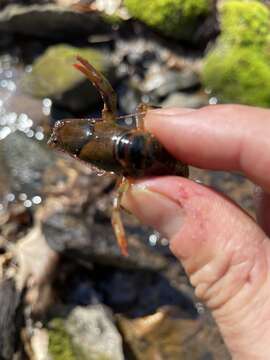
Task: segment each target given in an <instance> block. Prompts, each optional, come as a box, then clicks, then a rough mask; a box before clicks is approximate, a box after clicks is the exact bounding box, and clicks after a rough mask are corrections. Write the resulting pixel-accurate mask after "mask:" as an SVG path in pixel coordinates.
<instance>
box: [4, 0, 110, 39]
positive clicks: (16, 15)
mask: <svg viewBox="0 0 270 360" xmlns="http://www.w3.org/2000/svg"><path fill="white" fill-rule="evenodd" d="M110 29H111V26H109V25H108V24H106V23H105V22H104V21H103V20H102V18H101V17H100V15H99V14H98V13H97V12H93V11H92V12H88V13H79V12H76V11H73V10H71V9H70V8H64V7H61V6H58V5H54V4H45V5H31V6H23V5H9V6H7V7H6V8H5V9H4V10H2V12H1V13H0V31H1V32H2V33H3V32H6V33H19V34H25V35H34V36H38V37H46V38H52V39H57V40H61V39H66V38H68V37H70V38H74V37H77V38H79V37H81V36H87V35H90V34H100V33H104V32H109V31H110Z"/></svg>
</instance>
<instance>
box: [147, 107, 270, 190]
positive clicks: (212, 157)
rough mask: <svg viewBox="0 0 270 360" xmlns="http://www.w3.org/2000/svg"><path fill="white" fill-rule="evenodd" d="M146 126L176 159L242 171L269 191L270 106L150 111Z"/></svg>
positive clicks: (204, 166)
mask: <svg viewBox="0 0 270 360" xmlns="http://www.w3.org/2000/svg"><path fill="white" fill-rule="evenodd" d="M145 126H146V128H147V129H148V130H149V131H151V132H152V133H153V134H154V135H155V136H156V137H157V138H158V139H159V140H160V141H161V142H162V143H163V145H164V146H165V147H166V148H167V149H168V151H170V152H171V153H172V154H173V155H174V156H175V157H176V158H177V159H179V160H182V161H184V162H186V163H188V164H190V165H193V166H197V167H200V168H204V169H212V170H228V171H241V172H243V173H245V174H246V176H247V177H248V178H250V179H251V180H252V181H253V182H255V183H256V184H258V185H260V186H262V187H263V188H264V189H265V190H267V191H270V110H267V109H262V108H255V107H250V106H241V105H216V106H213V105H211V106H207V107H204V108H201V109H199V110H196V111H191V112H186V113H184V114H183V113H181V110H180V109H179V112H178V110H177V109H174V110H173V111H172V110H168V109H161V110H160V109H159V110H158V111H155V110H152V111H149V112H148V114H147V116H146V118H145Z"/></svg>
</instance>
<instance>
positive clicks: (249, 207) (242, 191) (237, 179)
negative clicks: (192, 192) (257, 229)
mask: <svg viewBox="0 0 270 360" xmlns="http://www.w3.org/2000/svg"><path fill="white" fill-rule="evenodd" d="M190 170H191V174H190V175H191V178H192V179H193V180H195V181H198V182H201V183H203V184H205V185H207V186H211V187H213V188H214V189H216V190H217V191H219V192H221V193H223V194H225V195H226V196H228V197H229V198H231V199H232V200H233V201H235V202H236V203H237V204H238V205H239V206H241V207H243V208H244V209H245V210H246V211H247V212H249V214H250V215H251V216H253V217H255V209H254V203H253V191H254V185H253V184H252V182H251V181H250V180H248V179H247V178H246V177H245V176H243V175H241V174H234V173H229V172H223V171H205V170H200V169H196V168H190Z"/></svg>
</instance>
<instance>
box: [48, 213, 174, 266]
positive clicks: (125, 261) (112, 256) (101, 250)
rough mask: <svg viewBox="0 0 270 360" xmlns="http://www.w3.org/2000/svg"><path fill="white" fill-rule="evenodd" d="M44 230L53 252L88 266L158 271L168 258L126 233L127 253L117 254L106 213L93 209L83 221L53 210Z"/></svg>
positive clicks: (72, 215)
mask: <svg viewBox="0 0 270 360" xmlns="http://www.w3.org/2000/svg"><path fill="white" fill-rule="evenodd" d="M43 232H44V234H45V236H46V239H47V242H48V244H49V245H50V246H51V247H52V249H54V250H55V251H57V252H59V253H62V254H65V255H66V256H69V257H71V258H72V259H73V261H74V260H76V261H77V262H79V263H81V264H84V265H85V266H87V263H89V262H90V263H92V262H96V263H99V264H104V265H105V264H106V265H114V266H117V267H123V268H146V269H153V270H158V269H162V268H164V267H165V266H166V265H167V260H166V259H165V258H164V257H163V256H161V255H159V254H157V253H154V252H153V251H151V250H150V249H149V248H148V247H147V245H145V244H144V243H143V242H142V241H141V240H140V239H139V237H138V236H134V235H132V236H128V244H129V256H128V257H123V256H122V255H121V254H120V251H119V248H118V245H117V243H116V240H115V236H114V234H113V230H112V226H111V222H110V218H108V217H107V214H106V212H105V213H100V212H99V211H97V210H96V209H95V208H93V209H92V215H91V217H88V220H87V221H86V219H85V218H83V217H82V216H78V215H74V214H72V213H69V214H68V213H55V214H53V215H52V216H51V217H49V218H47V219H46V220H44V222H43Z"/></svg>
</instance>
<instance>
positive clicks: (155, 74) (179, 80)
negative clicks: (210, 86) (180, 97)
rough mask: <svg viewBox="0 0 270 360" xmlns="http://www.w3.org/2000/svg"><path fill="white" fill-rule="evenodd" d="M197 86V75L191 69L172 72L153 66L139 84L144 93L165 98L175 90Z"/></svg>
mask: <svg viewBox="0 0 270 360" xmlns="http://www.w3.org/2000/svg"><path fill="white" fill-rule="evenodd" d="M198 85H199V78H198V75H197V74H196V73H195V72H194V71H192V70H191V69H188V68H186V69H183V70H182V71H173V70H168V69H166V68H160V67H159V66H156V65H153V66H152V68H150V70H149V71H148V73H147V75H146V77H145V79H144V81H143V82H142V83H141V89H142V91H143V92H144V93H150V94H152V95H155V96H157V97H165V96H167V95H168V94H171V93H172V92H175V91H177V90H186V89H190V88H193V87H195V86H198Z"/></svg>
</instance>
